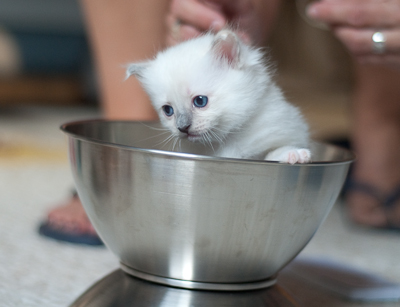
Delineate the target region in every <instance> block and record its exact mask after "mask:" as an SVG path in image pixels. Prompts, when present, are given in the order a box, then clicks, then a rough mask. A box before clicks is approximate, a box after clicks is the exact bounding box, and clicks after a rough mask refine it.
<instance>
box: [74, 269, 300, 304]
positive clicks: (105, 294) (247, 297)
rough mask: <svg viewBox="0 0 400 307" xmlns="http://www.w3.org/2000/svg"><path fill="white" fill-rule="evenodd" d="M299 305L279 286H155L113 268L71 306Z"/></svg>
mask: <svg viewBox="0 0 400 307" xmlns="http://www.w3.org/2000/svg"><path fill="white" fill-rule="evenodd" d="M221 306H223V307H267V306H268V307H271V306H274V307H277V306H279V307H296V306H297V307H298V306H299V305H298V304H296V302H295V301H294V300H293V299H292V298H291V297H290V296H289V295H288V294H287V293H286V292H285V291H284V290H283V289H282V288H281V287H279V286H274V287H271V288H268V289H263V290H256V291H238V292H219V291H198V290H186V289H178V288H174V287H168V286H162V285H157V284H154V283H150V282H146V281H143V280H140V279H137V278H134V277H131V276H128V275H127V274H125V273H124V272H123V271H121V270H116V271H114V272H112V273H111V274H109V275H108V276H106V277H104V278H103V279H101V280H100V281H98V282H97V283H96V284H94V285H93V286H92V287H91V288H89V289H88V290H87V291H86V292H85V293H83V294H82V295H81V296H80V297H79V298H78V299H76V300H75V302H73V303H72V304H71V305H70V307H221Z"/></svg>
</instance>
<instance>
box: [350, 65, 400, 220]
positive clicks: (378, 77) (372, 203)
mask: <svg viewBox="0 0 400 307" xmlns="http://www.w3.org/2000/svg"><path fill="white" fill-rule="evenodd" d="M357 80H358V83H357V86H356V89H355V96H354V110H353V111H354V127H353V131H354V133H353V144H354V148H355V151H356V153H357V155H358V160H357V162H356V164H355V169H354V174H353V178H354V180H355V181H357V182H361V183H364V184H368V185H369V186H371V187H374V188H376V189H377V191H380V193H382V194H383V195H389V194H390V193H392V192H393V191H394V190H395V189H396V188H400V87H399V84H400V73H399V72H396V71H394V70H393V71H392V70H390V69H388V68H385V67H380V66H372V65H359V66H358V71H357ZM348 205H349V209H350V214H351V216H352V218H353V219H354V220H355V221H357V222H359V223H361V224H365V225H370V226H378V227H379V226H385V225H387V223H388V219H389V222H391V223H392V224H396V225H397V226H400V201H398V202H397V204H396V207H394V208H393V210H391V214H389V216H388V214H387V212H385V210H384V208H383V206H382V203H381V202H379V201H378V200H377V199H375V198H374V197H371V195H368V194H366V193H363V192H360V191H357V190H354V191H350V193H349V196H348Z"/></svg>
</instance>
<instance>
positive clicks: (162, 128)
mask: <svg viewBox="0 0 400 307" xmlns="http://www.w3.org/2000/svg"><path fill="white" fill-rule="evenodd" d="M140 124H142V125H143V126H145V127H147V128H150V129H152V130H160V131H167V132H168V131H169V129H168V128H165V127H161V128H156V127H152V126H150V125H146V124H145V123H143V122H140Z"/></svg>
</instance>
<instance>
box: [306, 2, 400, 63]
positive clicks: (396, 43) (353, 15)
mask: <svg viewBox="0 0 400 307" xmlns="http://www.w3.org/2000/svg"><path fill="white" fill-rule="evenodd" d="M307 14H308V16H309V17H310V18H312V19H315V20H318V21H321V22H324V23H326V24H328V25H329V26H330V27H331V29H332V31H333V32H334V34H335V35H336V36H337V37H338V38H339V39H340V40H341V41H342V42H343V43H344V45H345V46H346V47H347V48H348V49H349V50H350V52H351V53H352V54H353V55H354V56H355V57H356V58H357V59H358V60H359V61H360V62H363V63H374V64H384V65H388V66H391V67H393V66H396V67H397V68H398V69H400V0H321V1H317V2H315V3H314V4H312V5H310V6H309V7H308V10H307ZM376 32H380V33H382V34H383V40H384V42H383V43H377V44H374V42H373V39H372V37H373V35H374V34H375V33H376ZM378 38H379V37H378ZM381 38H382V37H381Z"/></svg>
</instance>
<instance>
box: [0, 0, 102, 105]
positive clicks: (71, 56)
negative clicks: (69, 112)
mask: <svg viewBox="0 0 400 307" xmlns="http://www.w3.org/2000/svg"><path fill="white" fill-rule="evenodd" d="M95 99H96V87H95V82H94V74H93V67H92V63H91V58H90V51H89V47H88V44H87V40H86V35H85V28H84V22H83V18H82V15H81V11H80V7H79V3H78V2H77V1H75V0H57V1H46V0H33V1H23V0H15V1H14V0H3V1H1V3H0V105H1V106H5V105H8V106H9V105H16V104H38V105H44V104H51V105H67V104H68V105H72V104H74V105H76V104H87V103H93V101H94V100H95Z"/></svg>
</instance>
